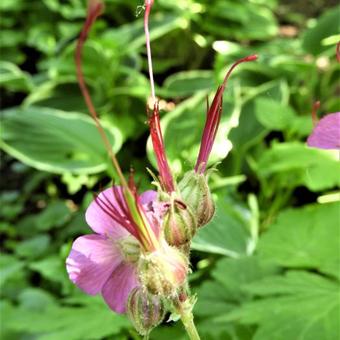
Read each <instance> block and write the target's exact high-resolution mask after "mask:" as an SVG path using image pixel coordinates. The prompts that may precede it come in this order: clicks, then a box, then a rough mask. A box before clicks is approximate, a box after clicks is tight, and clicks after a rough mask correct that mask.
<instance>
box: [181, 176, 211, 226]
mask: <svg viewBox="0 0 340 340" xmlns="http://www.w3.org/2000/svg"><path fill="white" fill-rule="evenodd" d="M178 188H179V190H180V193H181V195H182V197H183V200H184V201H185V202H186V203H187V204H188V206H189V207H190V208H191V210H192V212H193V213H194V215H195V216H196V219H197V226H198V227H202V226H204V225H205V224H207V223H208V222H209V221H210V220H211V219H212V217H213V216H214V213H215V204H214V201H213V199H212V197H211V193H210V189H209V187H208V181H207V176H206V175H205V174H203V173H199V172H195V171H189V172H187V173H186V174H185V175H184V177H183V179H182V180H181V181H180V182H179V184H178Z"/></svg>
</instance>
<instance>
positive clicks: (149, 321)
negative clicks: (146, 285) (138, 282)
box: [127, 287, 165, 336]
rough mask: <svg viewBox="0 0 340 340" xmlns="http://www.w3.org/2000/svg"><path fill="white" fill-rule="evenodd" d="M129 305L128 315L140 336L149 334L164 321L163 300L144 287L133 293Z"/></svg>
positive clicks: (134, 290)
mask: <svg viewBox="0 0 340 340" xmlns="http://www.w3.org/2000/svg"><path fill="white" fill-rule="evenodd" d="M127 304H128V305H127V315H128V317H129V319H130V320H131V322H132V323H133V325H134V327H135V328H136V330H137V332H138V333H139V334H140V335H143V336H144V335H147V334H149V333H150V331H151V330H152V329H153V328H155V327H156V326H158V325H159V324H160V323H161V322H162V321H163V319H164V315H165V306H164V302H163V300H162V299H161V298H160V297H159V296H157V295H152V294H150V293H149V292H148V291H146V290H145V289H143V288H142V287H136V288H134V289H133V290H132V291H131V293H130V295H129V299H128V302H127Z"/></svg>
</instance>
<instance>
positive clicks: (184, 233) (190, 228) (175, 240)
mask: <svg viewBox="0 0 340 340" xmlns="http://www.w3.org/2000/svg"><path fill="white" fill-rule="evenodd" d="M163 229H164V236H165V239H166V241H167V242H168V243H169V244H170V245H172V246H175V247H179V246H181V245H183V244H185V243H188V242H190V241H191V239H192V238H193V236H194V235H195V232H196V229H197V222H196V218H195V216H194V214H193V213H192V211H191V208H190V207H189V206H188V205H186V204H185V203H184V202H182V201H180V200H176V199H174V200H172V201H171V203H170V206H169V209H168V211H167V213H166V214H165V216H164V222H163Z"/></svg>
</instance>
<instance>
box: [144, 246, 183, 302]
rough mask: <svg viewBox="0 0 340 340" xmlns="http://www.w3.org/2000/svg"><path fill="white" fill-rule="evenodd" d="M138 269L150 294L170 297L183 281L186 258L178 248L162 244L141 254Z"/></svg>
mask: <svg viewBox="0 0 340 340" xmlns="http://www.w3.org/2000/svg"><path fill="white" fill-rule="evenodd" d="M138 269H139V274H140V279H141V282H142V284H143V285H144V286H145V287H146V289H147V290H148V291H149V292H150V293H151V294H157V295H160V296H163V297H170V296H173V295H175V294H176V292H177V290H178V289H179V288H180V287H181V286H182V285H183V284H184V282H185V279H186V276H187V273H188V260H187V258H186V257H185V256H184V255H183V254H182V253H181V252H180V251H179V250H177V249H176V248H174V247H171V246H169V245H168V244H164V245H163V247H162V248H161V249H159V250H157V251H154V252H152V253H150V254H146V255H144V256H141V258H140V261H139V267H138Z"/></svg>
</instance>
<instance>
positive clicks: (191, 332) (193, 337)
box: [173, 297, 200, 340]
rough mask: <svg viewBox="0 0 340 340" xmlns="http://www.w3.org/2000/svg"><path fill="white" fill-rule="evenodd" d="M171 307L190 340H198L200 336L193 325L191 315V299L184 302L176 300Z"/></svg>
mask: <svg viewBox="0 0 340 340" xmlns="http://www.w3.org/2000/svg"><path fill="white" fill-rule="evenodd" d="M173 305H174V307H175V311H176V313H177V314H178V315H179V316H180V317H181V321H182V323H183V325H184V328H185V330H186V332H187V333H188V336H189V338H190V340H200V336H199V334H198V332H197V329H196V326H195V323H194V316H193V314H192V309H193V304H192V302H191V299H190V298H188V297H187V299H186V300H185V301H180V300H179V299H178V300H177V299H176V301H173Z"/></svg>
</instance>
